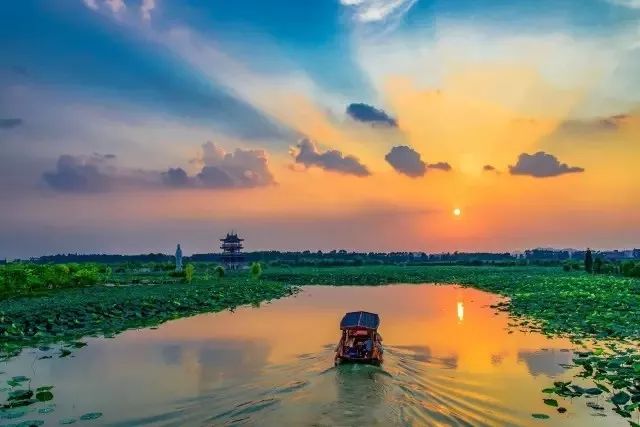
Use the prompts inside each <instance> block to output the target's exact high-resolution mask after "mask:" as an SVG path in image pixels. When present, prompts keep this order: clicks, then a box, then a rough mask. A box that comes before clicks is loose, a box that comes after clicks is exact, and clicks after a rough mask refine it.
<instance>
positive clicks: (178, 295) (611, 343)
mask: <svg viewBox="0 0 640 427" xmlns="http://www.w3.org/2000/svg"><path fill="white" fill-rule="evenodd" d="M585 261H586V260H585ZM164 264H166V263H158V264H155V265H154V264H151V265H147V266H144V267H141V266H140V265H135V266H129V265H114V266H113V267H107V266H104V265H96V264H83V265H81V266H80V265H77V264H59V265H53V264H46V265H34V264H28V263H23V264H7V265H5V266H0V290H1V294H0V295H2V298H5V299H4V300H2V301H0V336H1V337H2V341H0V354H1V355H4V356H10V355H14V354H17V353H18V352H19V351H20V349H21V348H23V347H26V346H37V345H41V344H43V343H52V342H71V344H69V345H67V346H65V347H62V348H61V349H60V353H59V355H58V356H59V357H65V356H67V355H69V354H70V353H71V351H72V350H73V348H74V347H75V346H77V345H83V343H78V342H77V341H76V342H75V344H74V343H73V342H74V341H75V340H77V339H79V338H80V337H83V336H88V335H104V336H112V335H113V334H115V333H118V332H120V331H122V330H125V329H128V328H134V327H143V326H151V325H155V324H158V323H161V322H164V321H166V320H169V319H174V318H178V317H183V316H188V315H192V314H196V313H201V312H209V311H218V310H223V309H227V308H231V309H233V308H234V307H236V306H239V305H244V304H254V305H256V304H259V303H260V302H261V301H265V300H269V299H273V298H279V297H282V296H285V295H288V294H291V293H293V292H295V286H300V285H334V286H342V285H352V286H356V285H362V286H371V285H384V284H389V283H453V284H462V285H466V286H472V287H474V288H477V289H481V290H485V291H489V292H493V293H497V294H500V295H503V296H506V297H509V299H508V301H505V302H501V303H499V304H497V305H496V306H495V307H494V308H496V309H497V310H500V311H505V312H508V313H509V314H510V315H512V316H514V318H516V319H517V323H516V326H519V327H522V328H526V329H529V330H533V331H538V332H541V333H543V334H546V335H550V336H551V335H562V336H567V337H570V338H571V339H572V340H573V341H574V342H576V343H578V344H580V343H583V342H585V343H587V342H588V343H589V344H591V343H595V344H593V345H595V346H596V348H595V349H592V350H590V351H585V352H584V353H580V354H579V357H577V358H576V360H574V363H575V364H576V366H580V367H581V369H582V372H581V374H580V375H581V376H583V377H585V378H590V379H592V380H593V381H594V386H593V387H591V388H581V387H579V386H577V385H572V383H571V382H570V381H569V382H562V383H556V384H555V385H554V387H550V388H548V389H545V393H552V394H556V395H558V396H560V397H562V398H568V397H577V396H583V395H586V396H589V395H595V394H596V393H599V392H596V389H598V390H600V392H601V393H608V395H609V401H610V402H611V404H612V405H613V407H614V410H615V411H616V412H618V413H619V414H620V415H622V416H627V415H629V414H631V413H633V412H634V411H636V410H637V409H638V406H640V354H639V353H638V347H637V342H638V339H640V280H638V279H636V278H634V277H635V276H636V275H638V276H640V263H637V262H633V261H628V262H625V263H622V264H620V265H619V267H616V268H617V269H616V270H608V268H609V267H607V266H608V265H609V264H610V263H608V262H606V261H601V262H598V258H596V260H595V261H593V264H592V265H591V266H590V268H588V266H587V265H586V264H587V262H585V266H584V267H585V270H587V271H588V270H589V269H591V270H592V271H593V272H594V273H600V274H588V273H586V272H585V271H583V270H582V269H581V267H582V266H581V265H580V264H577V263H575V262H571V263H567V264H565V266H563V268H562V269H560V268H558V267H557V266H556V267H532V266H513V267H508V268H506V267H505V266H482V267H474V266H459V265H448V266H442V265H430V266H421V265H376V266H371V265H369V266H351V267H274V266H268V267H267V268H264V269H263V266H262V265H261V264H259V263H253V264H252V265H251V267H250V269H249V272H248V273H249V275H248V276H249V277H247V272H231V273H230V274H228V275H225V271H224V269H222V268H221V267H220V266H218V265H216V264H213V263H212V264H209V263H190V264H187V266H186V267H185V271H184V272H182V273H181V274H180V275H175V274H173V272H172V271H170V269H169V268H164ZM567 265H568V267H566V266H567ZM611 265H613V264H611ZM608 272H613V273H618V272H619V273H621V274H622V275H611V274H608ZM624 276H627V277H624ZM185 282H186V283H185ZM190 282H192V283H190ZM105 283H108V284H110V285H111V286H102V284H105ZM121 285H126V286H121ZM132 285H133V286H132ZM147 285H148V286H147ZM598 342H600V344H598ZM603 347H604V348H605V350H603V349H602V348H603ZM41 397H48V394H43V395H42V396H41ZM31 398H32V397H29V399H31ZM545 403H546V404H547V405H548V406H550V407H553V408H556V409H557V411H558V412H562V410H565V408H563V407H562V406H560V405H559V403H558V402H557V401H556V400H555V399H545ZM556 405H558V406H556ZM539 415H544V414H533V415H532V416H534V417H536V418H538V417H539ZM540 418H543V417H541V416H540Z"/></svg>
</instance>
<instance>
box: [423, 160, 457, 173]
mask: <svg viewBox="0 0 640 427" xmlns="http://www.w3.org/2000/svg"><path fill="white" fill-rule="evenodd" d="M427 167H428V168H429V169H438V170H441V171H445V172H449V171H450V170H451V169H452V168H451V165H450V164H449V163H447V162H437V163H429V164H428V165H427Z"/></svg>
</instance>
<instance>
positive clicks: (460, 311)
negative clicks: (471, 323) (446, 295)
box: [458, 301, 464, 322]
mask: <svg viewBox="0 0 640 427" xmlns="http://www.w3.org/2000/svg"><path fill="white" fill-rule="evenodd" d="M463 320H464V303H463V302H462V301H458V322H462V321H463Z"/></svg>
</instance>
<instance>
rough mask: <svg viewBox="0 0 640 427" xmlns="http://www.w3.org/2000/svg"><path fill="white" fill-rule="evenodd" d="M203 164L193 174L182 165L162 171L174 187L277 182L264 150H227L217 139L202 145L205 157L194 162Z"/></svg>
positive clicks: (251, 184)
mask: <svg viewBox="0 0 640 427" xmlns="http://www.w3.org/2000/svg"><path fill="white" fill-rule="evenodd" d="M193 163H198V164H202V169H201V170H200V172H199V173H198V174H196V175H195V176H193V177H190V176H189V175H188V174H187V172H186V171H185V170H184V169H182V168H170V169H169V170H167V171H166V172H163V173H162V182H163V184H164V185H167V186H170V187H206V188H250V187H260V186H265V185H271V184H275V180H274V178H273V175H272V174H271V171H270V170H269V164H268V160H267V154H266V152H265V151H264V150H243V149H241V148H237V149H236V150H235V151H233V152H230V153H227V152H225V151H224V149H222V147H219V146H217V145H216V144H214V143H213V142H207V143H205V144H203V145H202V156H201V158H199V159H196V160H194V161H193Z"/></svg>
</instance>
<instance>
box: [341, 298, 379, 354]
mask: <svg viewBox="0 0 640 427" xmlns="http://www.w3.org/2000/svg"><path fill="white" fill-rule="evenodd" d="M379 326H380V316H378V315H377V314H376V313H369V312H367V311H352V312H349V313H346V314H345V315H344V316H343V317H342V320H341V321H340V330H341V331H342V334H341V336H340V342H338V346H337V347H336V356H335V360H334V362H335V365H336V366H337V365H339V364H341V363H367V364H371V365H380V364H381V363H382V360H383V354H384V349H383V348H382V336H380V334H379V333H378V327H379Z"/></svg>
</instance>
